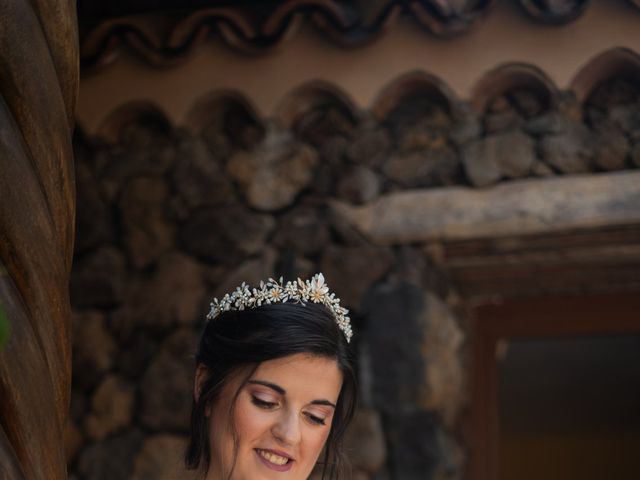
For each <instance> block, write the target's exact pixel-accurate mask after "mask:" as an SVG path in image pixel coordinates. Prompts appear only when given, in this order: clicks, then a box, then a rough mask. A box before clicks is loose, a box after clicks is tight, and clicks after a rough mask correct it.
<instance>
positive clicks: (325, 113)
mask: <svg viewBox="0 0 640 480" xmlns="http://www.w3.org/2000/svg"><path fill="white" fill-rule="evenodd" d="M354 123H355V122H354V119H353V115H352V114H351V112H349V111H348V110H347V109H345V108H343V107H342V106H341V105H337V104H331V103H328V104H326V105H323V106H321V107H318V108H311V109H309V110H307V111H306V112H304V113H303V114H302V115H300V116H299V117H298V118H297V119H296V121H295V124H294V126H293V131H294V132H295V134H296V136H297V137H298V138H300V139H302V140H303V141H304V142H308V143H310V144H312V145H314V146H316V147H319V146H320V145H322V144H323V143H325V142H326V141H327V140H328V139H329V138H331V137H335V136H343V137H349V136H350V135H351V132H352V131H353V128H354Z"/></svg>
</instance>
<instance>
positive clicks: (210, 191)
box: [171, 137, 235, 210]
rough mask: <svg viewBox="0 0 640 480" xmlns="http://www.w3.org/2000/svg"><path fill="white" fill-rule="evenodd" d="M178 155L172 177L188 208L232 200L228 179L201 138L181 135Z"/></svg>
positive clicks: (233, 193) (176, 190) (232, 192)
mask: <svg viewBox="0 0 640 480" xmlns="http://www.w3.org/2000/svg"><path fill="white" fill-rule="evenodd" d="M177 155H178V158H177V160H176V162H175V166H174V169H173V172H172V176H171V180H172V181H173V186H174V190H175V192H176V195H177V196H178V197H179V198H180V199H181V200H182V201H183V202H184V204H185V205H186V207H187V209H189V210H191V209H193V208H195V207H200V206H203V205H220V204H224V203H231V201H232V200H233V199H234V197H235V192H234V190H233V187H232V185H231V182H230V181H229V179H228V178H227V176H226V172H225V171H224V168H223V167H222V165H221V162H220V161H219V160H218V159H217V158H216V157H215V156H214V155H213V154H212V153H211V152H210V150H209V149H208V148H207V146H206V145H205V143H204V141H203V140H201V139H198V138H189V137H186V138H184V139H183V140H182V141H181V142H180V144H179V147H178V153H177Z"/></svg>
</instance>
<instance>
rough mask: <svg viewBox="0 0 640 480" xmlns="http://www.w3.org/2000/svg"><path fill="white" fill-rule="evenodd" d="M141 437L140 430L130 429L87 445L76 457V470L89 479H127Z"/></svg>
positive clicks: (140, 442)
mask: <svg viewBox="0 0 640 480" xmlns="http://www.w3.org/2000/svg"><path fill="white" fill-rule="evenodd" d="M143 438H144V435H143V434H142V432H140V430H138V429H131V430H128V431H126V432H124V433H122V434H119V435H115V436H113V437H110V438H108V439H106V440H103V441H101V442H97V443H94V444H91V445H89V446H88V447H86V448H84V449H83V450H82V452H81V453H80V456H79V457H78V467H77V468H78V472H79V473H80V474H81V475H82V478H86V479H91V480H129V479H130V478H131V471H132V467H133V458H134V457H135V455H136V453H137V451H138V449H139V448H140V446H141V445H142V440H143Z"/></svg>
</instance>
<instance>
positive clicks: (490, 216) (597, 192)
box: [331, 171, 640, 245]
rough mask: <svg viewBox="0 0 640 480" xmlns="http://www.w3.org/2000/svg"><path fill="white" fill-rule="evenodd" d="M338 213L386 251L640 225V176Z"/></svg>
mask: <svg viewBox="0 0 640 480" xmlns="http://www.w3.org/2000/svg"><path fill="white" fill-rule="evenodd" d="M331 207H332V209H333V210H334V211H335V212H336V213H337V214H338V215H340V216H341V217H343V218H344V219H345V220H346V221H347V222H349V223H350V224H351V225H353V226H355V227H356V228H357V229H358V230H359V231H360V232H362V233H363V234H364V235H366V236H367V237H368V238H369V239H370V240H371V241H373V242H374V243H377V244H382V245H392V244H406V243H416V242H433V241H438V242H445V243H446V242H448V241H461V240H477V239H491V238H504V237H514V236H524V235H547V234H557V233H562V232H571V231H581V230H596V229H598V230H599V229H603V228H612V227H619V226H627V225H640V172H638V171H621V172H615V173H600V174H590V175H573V176H563V177H555V178H547V179H527V180H520V181H511V182H506V183H502V184H499V185H497V186H495V187H492V188H486V189H474V188H468V187H452V188H434V189H428V190H413V191H404V192H399V193H390V194H388V195H385V196H382V197H380V198H378V199H377V200H376V201H375V202H373V203H371V204H368V205H364V206H353V205H350V204H347V203H344V202H341V201H332V202H331Z"/></svg>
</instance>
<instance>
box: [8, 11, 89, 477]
mask: <svg viewBox="0 0 640 480" xmlns="http://www.w3.org/2000/svg"><path fill="white" fill-rule="evenodd" d="M77 37H78V35H77V21H76V6H75V1H74V0H59V1H53V0H30V1H26V0H4V1H2V2H0V302H2V305H3V306H4V309H5V311H6V313H7V317H8V320H9V323H10V328H11V333H10V337H9V340H8V343H7V344H6V345H5V346H4V347H3V349H2V350H1V351H0V478H1V479H3V480H5V479H7V480H14V479H28V480H45V479H46V480H58V479H63V478H66V463H65V456H64V447H63V429H64V424H65V421H66V415H67V410H68V402H69V392H70V381H71V362H70V357H71V348H70V318H69V313H70V307H69V299H68V287H67V284H68V281H69V272H70V268H71V259H72V251H73V236H74V210H75V192H74V179H73V157H72V148H71V135H72V131H73V112H74V108H75V101H76V95H77V91H78V76H79V74H78V40H77Z"/></svg>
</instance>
